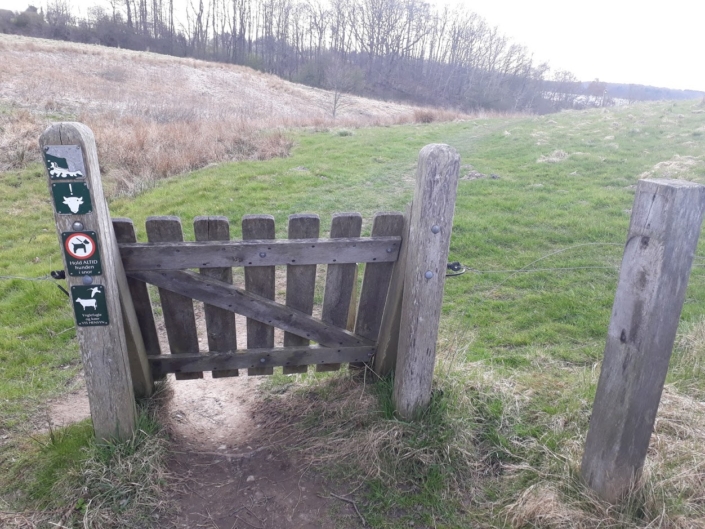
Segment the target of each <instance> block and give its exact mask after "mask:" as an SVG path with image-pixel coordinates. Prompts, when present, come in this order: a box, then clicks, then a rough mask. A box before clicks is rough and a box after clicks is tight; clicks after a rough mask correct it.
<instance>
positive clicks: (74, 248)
mask: <svg viewBox="0 0 705 529" xmlns="http://www.w3.org/2000/svg"><path fill="white" fill-rule="evenodd" d="M61 240H62V242H63V247H64V255H65V256H66V268H67V269H68V273H69V275H70V276H99V275H101V274H102V273H103V266H102V264H101V261H100V251H99V250H98V236H97V235H96V232H94V231H65V232H63V233H62V234H61Z"/></svg>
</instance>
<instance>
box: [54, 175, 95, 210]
mask: <svg viewBox="0 0 705 529" xmlns="http://www.w3.org/2000/svg"><path fill="white" fill-rule="evenodd" d="M51 194H52V195H53V196H54V206H55V207H56V212H57V213H58V214H59V215H85V214H86V213H90V212H91V211H93V204H92V203H91V193H90V191H89V190H88V186H87V185H86V183H85V182H71V183H64V182H57V183H52V184H51Z"/></svg>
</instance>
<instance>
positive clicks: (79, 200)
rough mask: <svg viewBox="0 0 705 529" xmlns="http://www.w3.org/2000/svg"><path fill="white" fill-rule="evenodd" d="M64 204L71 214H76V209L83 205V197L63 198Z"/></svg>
mask: <svg viewBox="0 0 705 529" xmlns="http://www.w3.org/2000/svg"><path fill="white" fill-rule="evenodd" d="M64 204H66V205H67V206H68V207H69V209H70V210H71V213H78V208H79V206H81V204H83V197H64Z"/></svg>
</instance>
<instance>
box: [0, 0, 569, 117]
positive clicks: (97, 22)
mask: <svg viewBox="0 0 705 529" xmlns="http://www.w3.org/2000/svg"><path fill="white" fill-rule="evenodd" d="M109 2H110V4H109V5H110V7H109V8H108V9H106V8H103V7H99V6H96V7H93V8H90V9H89V10H88V11H87V13H86V15H84V16H83V17H79V16H77V15H75V14H73V13H72V11H71V9H70V7H69V4H68V0H50V2H49V3H48V4H47V5H46V7H45V8H41V9H37V8H34V7H31V6H30V7H29V8H28V9H27V10H26V11H24V12H22V13H12V12H10V11H3V10H0V32H4V33H18V34H24V35H31V36H39V37H46V38H52V39H61V40H68V41H75V42H83V43H94V44H102V45H106V46H113V47H121V48H127V49H132V50H149V51H153V52H158V53H165V54H170V55H175V56H180V57H193V58H199V59H207V60H214V61H222V62H228V63H234V64H242V65H246V66H250V67H252V68H255V69H257V70H261V71H264V72H268V73H272V74H275V75H278V76H280V77H283V78H285V79H288V80H291V81H295V82H300V83H303V84H307V85H310V86H315V87H322V88H328V89H331V90H333V91H334V92H335V93H336V94H342V93H356V94H360V95H365V96H371V97H376V98H383V99H395V100H402V101H408V102H413V103H419V104H428V105H435V106H445V107H453V108H456V109H460V110H465V111H470V110H478V109H492V110H500V111H525V110H528V111H535V112H549V111H554V110H558V109H560V108H566V107H570V106H571V105H572V102H573V99H574V98H575V96H577V95H578V94H580V93H582V92H583V87H582V85H581V84H580V83H579V82H578V80H577V79H576V78H575V76H573V75H572V74H571V73H570V72H566V71H559V72H555V73H553V74H552V73H551V71H550V69H549V67H548V65H547V64H545V63H537V62H536V61H535V60H534V58H533V56H532V54H531V53H530V51H529V50H527V49H526V48H525V47H524V46H521V45H519V44H516V43H514V42H512V41H511V40H510V39H509V38H508V37H507V36H506V35H503V34H502V33H501V32H500V31H499V29H498V28H497V27H493V26H490V25H489V24H488V23H487V22H486V21H485V20H484V19H483V18H482V17H480V16H479V15H477V14H476V13H474V12H472V11H470V10H468V9H466V8H464V7H457V8H450V7H447V6H445V7H436V6H433V5H431V4H429V3H427V2H424V1H422V0H189V3H188V6H187V9H186V12H185V17H184V20H185V21H183V22H181V23H179V22H177V21H176V18H177V17H175V7H174V0H109ZM333 111H334V112H335V107H334V109H333Z"/></svg>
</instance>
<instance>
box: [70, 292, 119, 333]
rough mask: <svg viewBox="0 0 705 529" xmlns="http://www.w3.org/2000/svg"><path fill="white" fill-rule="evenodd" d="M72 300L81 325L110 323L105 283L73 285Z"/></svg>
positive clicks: (77, 319)
mask: <svg viewBox="0 0 705 529" xmlns="http://www.w3.org/2000/svg"><path fill="white" fill-rule="evenodd" d="M71 301H72V302H73V312H74V314H75V315H76V325H78V326H79V327H92V326H95V325H110V319H109V318H108V303H107V301H106V300H105V287H104V286H103V285H90V286H76V287H71Z"/></svg>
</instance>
